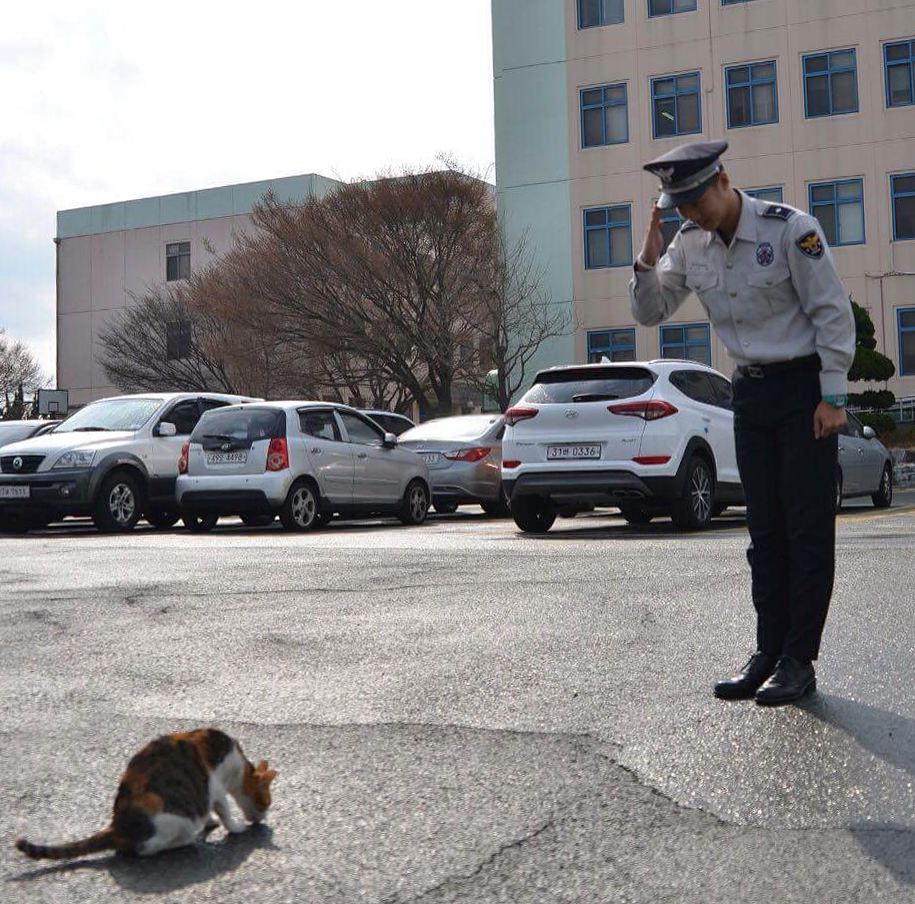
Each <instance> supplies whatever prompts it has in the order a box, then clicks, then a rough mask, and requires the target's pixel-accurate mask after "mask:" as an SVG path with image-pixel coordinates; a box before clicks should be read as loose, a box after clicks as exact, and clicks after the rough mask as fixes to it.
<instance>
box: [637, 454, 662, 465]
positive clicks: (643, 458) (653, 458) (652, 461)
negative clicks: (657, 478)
mask: <svg viewBox="0 0 915 904" xmlns="http://www.w3.org/2000/svg"><path fill="white" fill-rule="evenodd" d="M632 460H633V461H634V462H635V463H636V464H637V465H666V464H667V462H669V461H670V456H669V455H636V457H635V458H633V459H632Z"/></svg>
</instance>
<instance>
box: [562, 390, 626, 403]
mask: <svg viewBox="0 0 915 904" xmlns="http://www.w3.org/2000/svg"><path fill="white" fill-rule="evenodd" d="M618 398H619V396H618V395H613V393H612V392H583V393H580V394H579V395H573V396H572V401H573V402H612V401H613V400H614V399H618Z"/></svg>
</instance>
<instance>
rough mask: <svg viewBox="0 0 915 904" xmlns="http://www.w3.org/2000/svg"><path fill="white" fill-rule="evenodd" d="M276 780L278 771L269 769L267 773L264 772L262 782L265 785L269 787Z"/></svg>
mask: <svg viewBox="0 0 915 904" xmlns="http://www.w3.org/2000/svg"><path fill="white" fill-rule="evenodd" d="M275 778H276V769H268V770H267V771H266V772H264V773H263V775H262V776H261V781H262V782H263V783H264V784H265V785H269V784H270V782H272V781H273V780H274V779H275Z"/></svg>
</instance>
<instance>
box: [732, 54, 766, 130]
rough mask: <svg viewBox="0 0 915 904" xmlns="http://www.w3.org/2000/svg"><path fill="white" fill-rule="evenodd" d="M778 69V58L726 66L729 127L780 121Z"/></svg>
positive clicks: (737, 127) (738, 127) (736, 127)
mask: <svg viewBox="0 0 915 904" xmlns="http://www.w3.org/2000/svg"><path fill="white" fill-rule="evenodd" d="M776 71H777V70H776V66H775V60H766V61H765V62H763V63H748V64H747V65H745V66H729V67H728V68H727V69H725V71H724V73H725V84H726V86H727V98H728V99H727V105H728V128H729V129H740V128H743V127H744V126H762V125H767V124H768V123H772V122H778V84H777V79H776Z"/></svg>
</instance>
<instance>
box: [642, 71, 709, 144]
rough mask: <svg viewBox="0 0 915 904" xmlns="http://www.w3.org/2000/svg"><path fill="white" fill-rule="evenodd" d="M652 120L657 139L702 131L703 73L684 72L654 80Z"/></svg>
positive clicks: (652, 81)
mask: <svg viewBox="0 0 915 904" xmlns="http://www.w3.org/2000/svg"><path fill="white" fill-rule="evenodd" d="M651 119H652V126H653V134H654V137H655V138H669V137H671V136H674V135H692V134H694V133H696V132H701V131H702V101H701V99H700V97H699V73H698V72H684V73H683V74H682V75H667V76H661V77H660V78H653V79H652V80H651Z"/></svg>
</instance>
